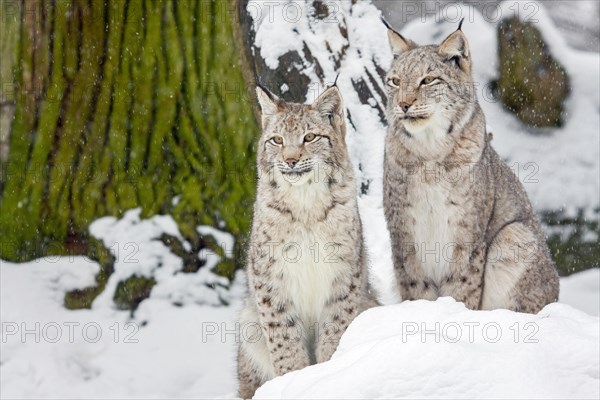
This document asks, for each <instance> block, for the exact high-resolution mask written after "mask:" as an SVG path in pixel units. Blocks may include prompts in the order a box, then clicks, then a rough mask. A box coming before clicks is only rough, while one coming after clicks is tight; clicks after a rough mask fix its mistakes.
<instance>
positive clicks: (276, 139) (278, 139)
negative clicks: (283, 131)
mask: <svg viewBox="0 0 600 400" xmlns="http://www.w3.org/2000/svg"><path fill="white" fill-rule="evenodd" d="M269 142H271V143H273V144H277V145H280V144H283V138H282V137H281V136H273V137H272V138H271V139H269Z"/></svg>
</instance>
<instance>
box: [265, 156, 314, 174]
mask: <svg viewBox="0 0 600 400" xmlns="http://www.w3.org/2000/svg"><path fill="white" fill-rule="evenodd" d="M316 164H317V162H316V161H315V160H314V159H306V160H301V161H298V163H297V164H296V165H295V166H294V167H293V168H292V167H290V166H289V165H288V164H287V163H285V162H283V161H276V162H275V163H274V166H275V167H276V168H277V169H279V170H280V171H281V173H283V174H291V175H302V174H305V173H307V172H310V171H312V170H313V168H314V167H315V165H316Z"/></svg>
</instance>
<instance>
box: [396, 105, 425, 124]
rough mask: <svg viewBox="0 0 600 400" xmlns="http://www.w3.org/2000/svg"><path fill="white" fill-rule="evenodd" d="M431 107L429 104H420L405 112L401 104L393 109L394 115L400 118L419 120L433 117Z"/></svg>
mask: <svg viewBox="0 0 600 400" xmlns="http://www.w3.org/2000/svg"><path fill="white" fill-rule="evenodd" d="M431 111H432V110H431V107H429V106H428V105H427V104H419V105H414V106H412V107H411V108H410V109H409V110H408V112H404V111H403V110H402V108H401V107H400V106H396V107H394V109H393V110H392V112H393V114H394V117H396V118H398V119H400V120H407V121H417V120H424V119H428V118H429V117H431V115H432V112H431Z"/></svg>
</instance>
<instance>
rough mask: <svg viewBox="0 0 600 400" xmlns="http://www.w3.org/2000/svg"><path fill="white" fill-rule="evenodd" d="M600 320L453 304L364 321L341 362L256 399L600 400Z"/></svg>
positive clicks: (378, 311)
mask: <svg viewBox="0 0 600 400" xmlns="http://www.w3.org/2000/svg"><path fill="white" fill-rule="evenodd" d="M598 343H599V326H598V318H596V317H591V316H589V315H587V314H585V313H583V312H580V311H578V310H576V309H574V308H572V307H570V306H567V305H563V304H551V305H548V306H547V307H545V308H544V309H543V310H542V311H541V312H540V313H539V314H537V315H532V314H522V313H515V312H511V311H507V310H496V311H471V310H467V309H466V308H465V307H464V305H463V304H462V303H457V302H455V301H454V300H452V299H450V298H442V299H439V300H437V301H435V302H430V301H425V300H419V301H406V302H404V303H402V304H398V305H394V306H385V307H378V308H374V309H371V310H368V311H366V312H364V313H363V314H361V315H360V316H359V317H358V318H357V319H356V320H355V321H354V322H353V323H352V324H351V325H350V327H349V328H348V331H347V332H346V333H345V334H344V336H343V337H342V340H341V342H340V345H339V347H338V349H337V351H336V353H335V354H334V355H333V357H332V359H331V360H330V361H328V362H326V363H322V364H317V365H314V366H311V367H308V368H305V369H303V370H300V371H295V372H291V373H289V374H286V375H284V376H282V377H278V378H276V379H274V380H272V381H270V382H267V383H266V384H265V385H263V386H262V387H261V388H260V389H259V390H258V391H257V393H256V396H255V398H261V399H262V398H270V399H276V398H296V399H297V398H307V397H310V398H321V399H323V398H336V399H340V398H365V399H366V398H369V399H377V398H405V397H410V398H436V399H437V398H492V397H493V398H579V399H582V398H596V399H597V398H598V397H599V396H600V391H599V387H600V372H599V362H598V354H599V350H600V349H599V344H598Z"/></svg>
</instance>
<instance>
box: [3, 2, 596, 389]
mask: <svg viewBox="0 0 600 400" xmlns="http://www.w3.org/2000/svg"><path fill="white" fill-rule="evenodd" d="M340 4H341V11H342V12H343V11H344V10H346V9H347V6H348V3H340ZM510 4H513V3H512V2H511V3H510ZM505 6H509V5H506V4H505ZM505 11H506V13H505V14H506V15H508V14H509V10H505ZM524 15H527V14H524ZM536 18H538V20H539V23H538V25H537V26H538V27H539V28H540V29H541V31H542V33H543V35H544V37H545V38H546V40H547V41H548V42H549V44H550V47H551V51H552V53H553V55H554V56H555V57H557V58H558V59H559V60H560V61H561V62H562V63H563V65H564V66H565V68H566V69H567V71H568V72H569V75H570V77H571V80H572V82H571V83H572V94H571V96H570V98H569V100H568V103H567V109H568V114H569V115H568V120H567V124H566V125H565V127H563V128H561V129H553V130H550V131H549V132H546V133H545V134H542V135H537V136H536V135H531V134H529V133H527V132H526V130H525V129H524V128H523V127H522V125H520V124H519V123H518V122H517V121H516V120H515V118H514V117H512V116H511V115H510V114H508V113H507V112H505V111H504V110H503V109H502V107H501V105H500V104H499V103H495V102H489V101H484V99H483V98H482V97H481V96H482V95H483V94H482V93H483V92H481V93H480V101H481V103H482V106H483V108H484V110H485V112H486V115H487V117H488V123H489V124H490V126H491V127H492V130H493V131H494V142H493V144H494V146H495V147H496V149H497V150H498V151H499V153H500V154H501V155H502V156H503V157H505V158H506V159H507V160H509V162H511V163H516V164H518V166H519V172H520V174H519V176H520V178H521V180H522V181H523V182H524V184H525V187H526V189H527V191H528V193H529V195H530V196H531V198H532V201H533V203H534V205H535V207H536V208H537V209H538V210H543V209H554V210H556V209H561V208H564V209H565V210H566V211H567V212H568V213H573V212H574V211H575V209H576V208H584V209H586V210H590V209H592V208H594V207H597V206H598V204H599V199H598V190H599V182H598V176H599V170H598V169H599V164H600V161H599V160H600V147H599V136H598V127H599V126H600V94H599V92H598V87H599V84H600V82H599V81H600V64H599V60H600V56H599V55H598V54H597V53H585V52H581V51H575V50H573V49H570V48H569V47H568V46H567V45H566V44H565V42H564V40H563V39H562V38H561V37H560V34H559V33H558V31H557V30H556V29H555V27H554V25H553V24H552V22H551V20H550V19H549V17H548V16H547V15H546V13H545V12H544V11H543V8H540V12H539V13H538V14H537V15H536ZM346 23H347V27H348V32H349V35H350V37H351V38H352V40H351V46H350V48H349V49H348V51H347V59H346V61H348V62H349V63H346V64H343V65H342V66H341V70H342V75H341V76H340V81H339V83H338V85H339V86H340V88H341V89H342V92H343V93H353V90H352V86H351V82H350V79H351V78H352V77H356V76H357V74H358V75H360V74H361V73H362V68H361V67H360V65H358V64H356V63H360V62H361V59H360V57H359V54H363V55H366V56H365V57H377V58H379V59H380V60H382V62H385V60H387V61H388V62H389V59H390V55H389V49H388V47H387V39H386V36H385V35H386V34H385V29H384V28H383V26H382V25H381V23H380V21H379V11H378V10H377V9H375V7H373V6H372V5H370V4H369V3H368V2H363V3H360V4H359V5H358V8H357V12H355V14H354V15H351V16H350V15H347V16H346ZM289 25H290V24H287V25H286V24H281V25H278V26H277V29H275V31H273V30H272V29H271V30H268V29H267V31H266V32H264V33H263V34H262V35H261V34H260V32H259V33H258V34H257V39H258V38H262V39H261V40H263V42H262V44H263V45H264V46H265V48H264V50H265V51H267V50H268V48H272V49H274V51H275V52H276V53H277V52H279V53H281V54H283V53H284V52H285V48H281V44H287V45H289V46H292V45H293V43H294V40H295V39H297V37H296V36H293V35H292V36H290V32H280V31H277V30H278V29H279V30H286V29H292V28H294V27H292V28H290V26H289ZM262 27H263V25H261V28H262ZM305 28H306V27H302V26H299V27H298V32H299V33H298V34H301V35H315V34H314V33H311V32H308V31H306V30H305ZM319 29H323V32H319V34H323V35H325V36H327V35H326V34H328V29H329V28H328V27H326V26H323V27H321V28H319ZM453 29H454V27H453V26H452V24H449V23H440V24H438V23H435V22H434V21H433V20H430V21H428V22H425V23H420V22H417V23H411V24H409V25H407V26H406V28H405V29H403V31H402V33H403V34H405V35H406V36H407V37H409V38H411V39H414V40H416V41H417V42H419V43H431V42H439V41H440V40H442V39H443V37H444V36H445V35H447V34H448V33H450V32H451V31H452V30H453ZM463 30H464V31H465V33H466V34H467V36H468V37H469V40H470V43H471V47H472V52H473V58H474V63H475V68H474V71H475V77H476V80H477V81H478V82H479V83H480V87H484V86H485V85H486V84H487V83H489V82H490V81H492V80H493V79H494V78H495V75H496V70H497V67H496V66H497V56H496V52H495V49H496V36H495V27H494V25H493V24H491V23H488V22H486V21H484V20H483V19H482V18H481V16H480V15H478V14H474V15H473V18H472V19H470V20H466V21H465V24H464V25H463ZM292 33H293V32H292ZM282 37H283V38H288V39H289V40H287V39H286V40H282V39H281V38H282ZM311 37H312V36H311ZM312 38H313V40H312V41H310V43H311V46H312V45H314V46H315V47H314V48H311V51H312V53H313V55H314V56H315V57H317V58H319V59H320V62H321V64H322V66H323V68H325V70H326V71H328V74H329V72H331V73H330V74H329V75H332V76H331V81H333V77H334V76H335V71H333V69H332V68H330V67H331V65H333V64H332V63H333V62H332V61H331V60H329V61H328V60H327V53H325V52H322V53H319V50H318V47H319V46H320V45H322V44H323V43H322V41H319V40H318V39H319V38H318V37H317V36H314V37H312ZM334 39H335V38H334ZM334 39H332V41H331V46H333V47H334V48H337V47H336V46H338V47H339V45H342V44H343V43H338V42H335V40H338V39H339V38H338V39H335V40H334ZM270 41H274V43H270ZM277 43H279V45H277ZM271 45H272V46H273V47H270V46H271ZM262 50H263V49H261V52H262ZM267 52H268V51H267ZM261 54H262V53H261ZM281 54H279V55H281ZM266 56H267V57H270V56H273V57H274V55H273V54H270V55H269V54H266ZM274 60H275V61H276V57H275V58H274ZM329 64H331V65H329ZM330 70H331V71H330ZM345 101H346V105H347V107H348V109H349V110H350V111H351V112H352V115H353V116H354V119H355V123H356V128H357V130H358V131H357V132H349V134H348V146H349V147H350V151H351V154H352V156H353V161H354V162H355V164H356V166H357V170H358V164H359V163H361V164H362V167H363V171H362V175H360V174H359V176H362V177H363V178H368V179H372V180H373V181H372V185H371V189H370V191H369V195H365V196H362V197H361V198H360V199H359V206H360V211H361V215H362V219H363V223H364V226H365V239H366V241H367V246H368V248H369V253H370V260H371V264H372V266H371V267H372V268H371V271H372V273H373V282H374V284H375V285H376V286H377V288H379V290H380V292H381V300H382V301H383V303H384V304H386V305H387V306H385V307H380V308H377V309H373V310H370V311H368V312H366V313H364V314H363V315H361V316H360V317H359V318H357V320H356V321H354V323H353V324H352V325H351V326H350V328H349V329H348V331H347V333H346V334H345V335H344V337H343V339H342V342H341V345H340V347H339V349H338V351H337V352H336V353H335V355H334V357H333V359H332V360H331V361H330V362H327V363H324V364H321V365H316V366H312V367H309V368H306V369H304V370H302V371H296V372H293V373H291V374H288V375H286V376H283V377H280V378H278V379H275V380H273V381H271V382H269V383H267V384H266V385H264V386H263V387H262V388H261V389H260V390H259V392H258V396H260V397H270V398H279V397H296V398H297V397H308V396H316V397H321V398H325V397H335V398H342V397H354V398H356V397H364V398H376V397H380V398H392V397H430V398H440V397H452V398H459V397H495V398H501V397H520V398H523V397H554V398H556V397H570V398H585V397H590V398H598V397H599V396H600V393H599V389H598V388H599V386H600V373H599V364H600V360H599V357H600V355H599V349H598V342H599V340H600V337H599V333H598V330H599V320H598V315H599V308H600V306H599V303H600V282H599V281H600V273H599V270H598V269H595V270H590V271H586V272H582V273H580V274H577V275H574V276H571V277H568V278H564V279H562V280H561V298H560V300H561V301H560V303H561V304H553V305H550V306H548V307H546V308H545V309H544V310H543V311H542V312H541V313H540V314H538V315H526V314H517V313H512V312H509V311H493V312H483V311H482V312H475V311H467V310H465V309H464V308H463V307H462V305H461V304H458V303H455V302H453V301H451V300H450V299H440V300H439V301H437V302H424V301H421V302H405V303H402V304H396V303H397V302H398V300H399V296H398V294H397V291H396V290H395V288H394V286H393V284H392V283H391V282H393V280H392V279H391V276H392V274H391V257H390V243H389V238H388V235H387V232H386V230H385V229H384V228H383V227H384V226H385V222H384V218H383V210H382V207H381V182H380V181H381V160H382V150H383V137H384V135H385V128H384V127H383V126H382V125H381V124H380V123H379V121H378V119H377V118H376V116H375V112H374V110H373V109H372V108H371V107H369V106H367V105H362V104H359V103H358V102H357V99H355V98H352V97H351V96H348V97H347V98H345ZM528 162H531V163H533V164H527V163H528ZM90 232H91V233H92V234H93V235H94V236H96V237H98V238H100V239H102V240H103V241H104V244H105V245H106V247H107V248H109V249H111V251H112V252H113V253H114V254H115V257H116V259H117V260H116V264H115V273H114V274H113V276H112V277H111V278H110V279H109V282H108V284H107V288H106V291H105V293H104V294H102V295H101V296H99V297H98V298H97V299H96V301H95V302H94V304H93V306H92V309H91V310H80V311H67V310H65V309H64V308H63V299H64V293H65V292H66V291H68V290H71V289H74V288H83V287H86V286H90V285H92V284H93V283H94V276H95V274H96V273H97V272H98V269H99V267H98V265H97V264H95V263H91V262H89V261H86V260H85V259H83V258H81V257H71V258H69V257H62V258H47V259H44V260H37V261H32V262H29V263H24V264H18V265H17V264H12V263H8V262H3V261H2V262H1V266H0V285H1V287H0V288H1V296H0V320H1V323H2V342H1V343H0V346H1V352H0V395H1V397H2V398H23V397H26V398H49V397H51V398H170V397H177V398H215V397H226V398H231V397H233V396H235V392H236V380H235V351H236V325H235V322H236V319H237V310H238V309H239V307H240V298H241V293H242V288H243V285H244V277H243V274H240V275H239V276H238V279H236V281H235V282H234V283H233V284H232V286H231V288H230V290H227V286H228V283H227V282H226V281H224V280H223V279H222V278H220V277H218V276H216V275H214V274H212V273H211V272H210V271H209V268H202V269H201V270H200V271H199V272H198V273H196V274H183V273H181V272H180V270H181V268H182V263H181V260H179V259H178V258H177V257H175V256H174V255H173V254H171V253H170V252H169V251H168V249H167V247H166V246H164V245H163V244H162V243H161V242H159V241H157V240H156V239H157V238H158V237H160V235H161V234H162V233H168V234H170V235H172V236H174V237H177V238H181V235H180V234H179V231H178V229H177V226H176V225H175V224H174V222H173V221H172V220H171V219H170V218H169V217H164V216H162V217H161V216H157V217H154V218H152V219H150V220H140V219H139V211H136V210H131V211H129V212H128V213H126V214H125V216H124V218H122V219H121V220H116V219H114V218H110V217H109V218H103V219H101V220H99V221H97V222H96V223H95V224H93V225H92V226H91V228H90ZM199 232H200V233H201V234H212V235H214V236H215V238H216V239H217V242H218V243H223V247H224V248H225V249H228V248H230V247H231V245H232V243H231V238H230V237H229V236H228V235H227V234H224V233H221V232H218V231H215V230H214V229H212V228H210V227H199ZM184 245H186V246H187V244H184ZM201 256H202V257H203V258H205V259H206V262H207V265H208V266H211V265H215V264H216V262H217V261H218V257H217V256H216V255H214V254H204V255H201ZM159 266H160V267H159ZM133 274H138V275H143V276H148V277H149V276H152V277H154V278H155V280H156V282H157V285H156V286H155V287H154V289H153V291H152V294H151V297H150V299H148V300H146V301H144V302H142V304H141V305H140V308H139V309H138V310H137V311H136V313H135V317H133V318H132V317H130V315H129V313H128V312H123V311H118V310H115V309H114V308H113V305H112V296H113V294H114V289H115V288H116V285H117V283H118V280H119V279H123V278H126V277H128V276H131V275H133ZM207 285H211V286H215V287H216V288H217V289H216V290H209V289H208V288H207ZM223 302H227V303H229V304H230V306H228V307H217V306H216V305H218V304H221V303H223ZM174 303H177V304H181V305H182V306H181V307H178V306H175V305H173V304H174ZM578 309H579V310H583V311H585V313H584V312H583V311H579V310H578ZM586 313H587V314H586ZM588 314H589V315H588ZM436 322H439V324H440V325H439V329H438V330H437V331H438V332H439V334H440V342H439V343H436V342H435V333H433V334H428V335H425V337H424V338H422V337H421V329H422V328H425V329H429V330H434V332H435V331H436V327H435V323H436ZM422 323H424V324H425V325H424V326H422V325H421V324H422ZM471 323H473V324H477V323H478V324H479V325H478V326H476V325H473V324H471ZM403 324H404V325H403ZM486 324H491V325H487V328H485V329H486V330H485V332H484V327H486ZM494 324H497V325H494ZM516 324H517V325H516ZM469 326H473V329H474V331H473V336H472V338H473V340H472V341H473V343H470V337H469V329H468V328H469ZM457 327H458V328H460V333H461V337H460V338H459V339H458V341H456V339H457V336H456V335H457V334H458V332H459V331H458V330H457V329H456V328H457ZM511 327H512V329H511ZM498 328H499V330H498ZM415 329H416V330H415ZM242 332H243V331H242ZM496 332H500V333H501V335H500V337H499V338H498V341H497V342H496V343H490V342H492V341H494V340H495V339H496ZM403 333H404V337H403ZM516 333H518V335H519V336H518V338H517V340H515V334H516ZM531 340H537V342H535V343H528V341H531ZM454 341H456V343H453V342H454Z"/></svg>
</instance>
